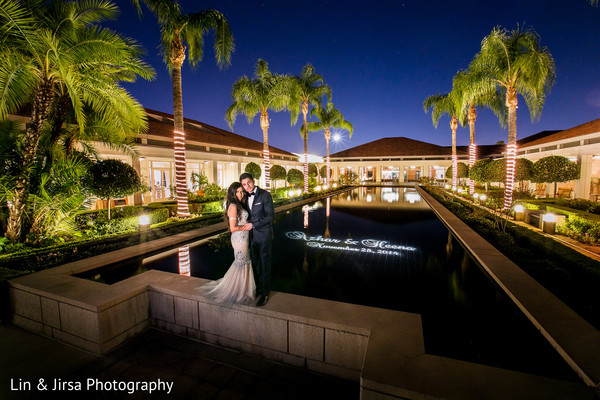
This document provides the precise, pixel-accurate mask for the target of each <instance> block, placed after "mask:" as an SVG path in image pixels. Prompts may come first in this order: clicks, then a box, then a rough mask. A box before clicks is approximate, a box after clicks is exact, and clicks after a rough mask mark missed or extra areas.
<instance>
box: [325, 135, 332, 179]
mask: <svg viewBox="0 0 600 400" xmlns="http://www.w3.org/2000/svg"><path fill="white" fill-rule="evenodd" d="M329 140H331V132H330V131H329V129H325V143H326V145H327V157H325V165H327V167H326V168H325V180H326V184H327V186H330V185H329V174H330V171H329Z"/></svg>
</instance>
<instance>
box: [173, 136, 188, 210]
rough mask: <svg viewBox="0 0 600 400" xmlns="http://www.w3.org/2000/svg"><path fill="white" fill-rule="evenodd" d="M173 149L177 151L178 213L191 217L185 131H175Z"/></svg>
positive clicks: (176, 184) (176, 185)
mask: <svg viewBox="0 0 600 400" xmlns="http://www.w3.org/2000/svg"><path fill="white" fill-rule="evenodd" d="M173 149H174V151H175V193H176V195H177V215H178V216H180V217H189V216H190V210H189V208H188V202H187V179H186V176H185V133H184V132H180V131H177V130H175V131H173Z"/></svg>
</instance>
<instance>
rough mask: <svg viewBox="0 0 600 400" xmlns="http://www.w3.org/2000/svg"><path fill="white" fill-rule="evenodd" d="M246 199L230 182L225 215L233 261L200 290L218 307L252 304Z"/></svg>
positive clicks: (253, 293)
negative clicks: (223, 273) (222, 305)
mask: <svg viewBox="0 0 600 400" xmlns="http://www.w3.org/2000/svg"><path fill="white" fill-rule="evenodd" d="M245 202H246V196H245V192H244V189H243V188H242V184H241V183H239V182H234V183H232V184H231V185H230V186H229V189H227V198H226V201H225V215H226V218H227V223H228V226H229V230H230V231H231V245H232V246H233V253H234V257H235V258H234V260H233V264H231V267H229V269H228V270H227V272H226V273H225V276H223V278H221V279H219V280H217V281H212V282H209V283H207V284H206V285H204V286H203V287H202V292H203V293H205V296H206V297H208V298H210V299H211V300H214V301H216V302H218V303H244V304H248V303H251V302H253V301H254V295H255V290H256V284H255V283H254V274H253V273H252V263H251V261H250V250H249V236H250V232H249V229H247V228H245V227H244V225H245V224H246V222H247V220H248V211H246V210H245V209H244V206H243V204H245Z"/></svg>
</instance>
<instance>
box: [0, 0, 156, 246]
mask: <svg viewBox="0 0 600 400" xmlns="http://www.w3.org/2000/svg"><path fill="white" fill-rule="evenodd" d="M46 7H48V8H46ZM43 10H46V11H47V12H45V11H43ZM116 13H117V8H116V6H115V5H114V3H111V2H109V1H103V2H97V3H88V2H81V3H80V2H68V3H67V2H53V3H50V5H48V6H47V2H45V1H31V2H26V3H25V4H23V3H21V2H16V1H10V0H3V1H0V26H1V27H2V30H1V31H0V42H1V43H3V46H2V47H1V48H0V56H1V59H2V60H3V62H2V64H1V65H0V120H4V119H6V118H7V116H8V115H9V114H11V113H14V112H16V111H17V110H19V109H21V108H22V107H23V106H24V105H29V107H30V110H31V111H30V114H29V117H30V120H29V123H28V125H27V129H26V132H25V137H24V142H23V145H22V146H23V147H22V158H21V163H20V165H19V168H18V171H17V172H16V178H15V180H14V196H13V200H12V201H11V202H10V205H9V219H8V223H7V232H6V236H7V237H8V238H9V239H10V240H11V241H12V242H15V241H18V240H20V238H21V236H22V235H21V233H22V232H21V227H22V217H23V212H24V209H25V204H26V201H27V197H28V191H29V186H30V185H29V184H30V174H31V169H32V166H33V164H34V161H35V156H36V152H37V149H38V143H39V141H40V137H41V135H42V127H43V126H44V124H45V123H46V121H48V116H49V111H50V108H51V105H52V104H53V102H55V101H56V99H57V98H59V97H62V96H68V99H69V101H70V103H71V107H72V109H73V114H74V117H75V120H76V122H77V124H78V126H79V129H80V130H82V131H83V130H84V129H85V127H86V124H87V116H86V114H87V110H91V111H92V112H95V113H97V114H98V115H99V116H101V118H102V119H104V120H107V121H111V122H112V123H113V125H114V126H115V127H118V129H120V130H121V131H122V132H127V133H131V132H140V131H142V130H143V129H145V128H146V126H147V124H146V114H145V112H144V109H143V107H142V106H141V105H140V104H139V103H138V102H137V101H136V100H135V99H133V98H132V97H131V96H130V95H129V94H128V93H127V92H126V91H125V90H124V89H123V88H121V87H120V85H119V84H118V82H120V81H127V82H133V81H135V79H136V78H137V76H141V77H143V78H146V79H150V78H152V77H153V76H154V71H153V70H152V68H151V67H149V66H148V65H147V64H145V63H144V62H142V61H141V60H140V58H139V56H140V54H141V52H140V48H139V46H138V45H137V44H136V43H135V42H133V41H132V40H130V39H124V38H122V37H120V36H119V35H117V34H115V33H114V32H112V31H111V30H108V29H101V28H99V27H98V26H97V24H98V22H101V21H103V20H105V19H108V18H114V17H115V16H116ZM42 15H44V16H46V17H43V18H42V17H41V16H42Z"/></svg>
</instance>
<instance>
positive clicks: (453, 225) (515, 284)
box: [418, 187, 600, 387]
mask: <svg viewBox="0 0 600 400" xmlns="http://www.w3.org/2000/svg"><path fill="white" fill-rule="evenodd" d="M418 190H419V192H420V193H421V196H422V197H423V199H424V200H425V201H426V202H427V203H428V204H429V205H430V207H431V209H432V210H433V212H434V213H435V214H436V215H437V217H438V218H439V219H440V220H441V221H442V222H443V223H444V225H446V227H447V228H448V229H449V230H450V231H452V233H453V234H454V236H455V237H456V238H457V239H458V240H459V241H460V243H461V244H462V245H463V246H464V247H465V248H466V249H467V250H468V251H469V252H470V253H471V255H472V256H473V257H474V258H475V259H476V261H477V262H478V263H479V264H480V265H481V266H482V267H483V268H484V269H485V271H486V272H487V273H488V274H489V275H490V276H491V277H492V279H493V280H494V281H495V282H496V283H497V284H498V286H499V287H500V288H501V289H502V290H503V291H504V292H505V293H506V294H507V295H508V296H509V298H510V299H511V300H512V301H513V302H514V303H515V304H516V305H517V307H519V309H520V310H521V311H522V312H523V313H524V314H525V315H526V316H527V318H528V319H529V320H530V321H531V322H532V323H533V324H534V326H535V327H536V329H538V330H539V331H540V332H541V333H542V335H543V336H544V337H545V338H546V339H547V340H548V342H549V343H550V344H551V345H552V346H553V347H554V348H555V349H556V350H557V351H558V353H559V354H560V355H561V357H563V358H564V359H565V361H566V362H567V363H568V364H569V366H570V367H571V368H572V369H573V370H574V371H575V372H576V373H577V374H578V375H579V377H580V378H581V379H582V380H583V381H584V382H585V384H587V385H588V386H592V387H593V386H597V385H598V384H600V346H598V345H596V346H591V344H592V343H594V342H595V343H600V332H599V331H598V330H597V329H596V328H594V327H593V326H592V325H591V324H590V323H589V322H587V321H586V320H585V319H583V318H582V317H581V316H579V315H578V314H577V313H575V311H573V310H572V309H571V308H569V307H568V306H567V305H566V304H565V303H564V302H562V301H561V300H559V299H558V298H557V297H556V296H555V295H554V294H552V293H551V292H550V291H549V290H547V289H546V288H544V287H543V286H542V285H541V284H540V283H538V282H537V281H535V280H534V279H533V278H532V277H531V276H530V275H528V274H527V273H526V272H525V271H523V270H522V269H521V268H520V267H519V266H518V265H517V264H515V263H514V262H512V261H511V260H510V259H508V257H506V256H505V255H504V254H502V253H501V252H500V251H499V250H497V249H496V248H495V247H493V246H492V245H491V244H490V243H489V242H488V241H486V240H485V239H484V238H482V237H481V236H480V235H479V234H477V233H476V232H475V231H473V230H472V229H471V228H470V227H469V226H468V225H467V224H466V223H464V222H463V221H462V220H460V219H459V218H458V217H457V216H456V215H454V214H453V213H452V212H450V211H449V210H448V209H447V208H445V207H444V206H443V205H442V204H441V203H439V202H438V201H437V200H436V199H434V198H433V197H432V196H431V195H430V194H429V193H427V192H426V191H425V190H423V189H422V188H420V187H418ZM541 300H543V301H541Z"/></svg>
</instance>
